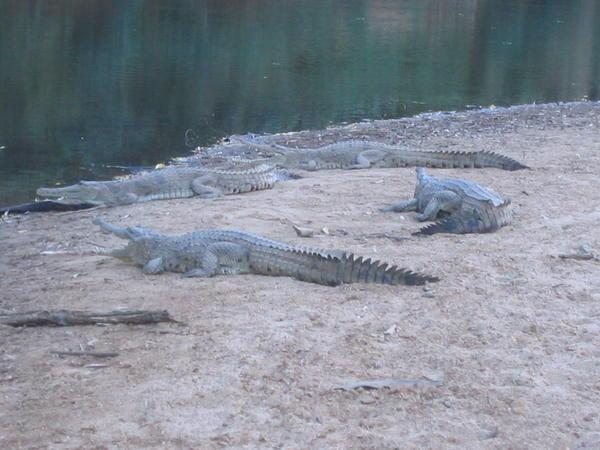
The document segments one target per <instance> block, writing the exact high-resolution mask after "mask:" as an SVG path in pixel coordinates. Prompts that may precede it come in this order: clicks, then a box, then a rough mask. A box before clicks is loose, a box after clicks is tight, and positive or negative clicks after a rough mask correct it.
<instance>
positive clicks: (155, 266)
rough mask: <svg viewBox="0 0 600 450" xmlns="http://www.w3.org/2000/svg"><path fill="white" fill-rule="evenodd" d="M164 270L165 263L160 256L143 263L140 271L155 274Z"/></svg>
mask: <svg viewBox="0 0 600 450" xmlns="http://www.w3.org/2000/svg"><path fill="white" fill-rule="evenodd" d="M164 271H165V264H164V261H163V259H162V258H154V259H151V260H150V261H148V262H147V263H146V264H144V267H142V272H144V274H146V275H156V274H158V273H162V272H164Z"/></svg>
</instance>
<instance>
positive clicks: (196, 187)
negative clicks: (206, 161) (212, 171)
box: [192, 175, 223, 198]
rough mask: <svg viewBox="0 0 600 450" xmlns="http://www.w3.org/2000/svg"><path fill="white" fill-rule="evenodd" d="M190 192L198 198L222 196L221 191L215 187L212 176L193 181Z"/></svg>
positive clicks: (215, 180)
mask: <svg viewBox="0 0 600 450" xmlns="http://www.w3.org/2000/svg"><path fill="white" fill-rule="evenodd" d="M192 190H193V191H194V193H195V194H196V195H197V196H198V197H200V198H215V197H221V196H222V195H223V191H222V190H221V189H220V188H219V187H217V179H216V178H215V177H214V176H213V175H204V176H201V177H198V178H196V179H194V180H193V181H192Z"/></svg>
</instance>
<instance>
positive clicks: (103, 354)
mask: <svg viewBox="0 0 600 450" xmlns="http://www.w3.org/2000/svg"><path fill="white" fill-rule="evenodd" d="M50 353H52V354H53V355H58V356H93V357H94V358H114V357H115V356H119V354H118V353H115V352H69V351H61V350H52V351H51V352H50Z"/></svg>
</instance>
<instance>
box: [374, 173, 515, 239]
mask: <svg viewBox="0 0 600 450" xmlns="http://www.w3.org/2000/svg"><path fill="white" fill-rule="evenodd" d="M416 171H417V185H416V188H415V195H414V198H412V199H410V200H406V201H403V202H399V203H395V204H393V205H391V206H388V207H386V208H383V209H381V211H384V212H385V211H395V212H402V211H417V212H418V213H419V214H417V220H419V221H426V220H436V219H438V218H440V219H439V220H437V221H436V222H435V223H433V224H431V225H428V226H426V227H424V228H421V229H420V230H419V231H417V232H415V233H413V234H415V235H432V234H436V233H454V234H463V233H489V232H493V231H496V230H498V229H499V228H500V227H503V226H505V225H508V224H509V223H510V221H511V219H512V208H511V206H510V200H504V199H503V198H502V197H500V196H499V195H498V194H496V193H495V192H493V191H491V190H489V189H486V188H484V187H483V186H480V185H479V184H477V183H474V182H472V181H466V180H460V179H455V178H436V177H433V176H430V175H428V174H427V173H426V171H425V169H424V168H422V167H417V169H416Z"/></svg>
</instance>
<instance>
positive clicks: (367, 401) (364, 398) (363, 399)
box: [358, 394, 376, 405]
mask: <svg viewBox="0 0 600 450" xmlns="http://www.w3.org/2000/svg"><path fill="white" fill-rule="evenodd" d="M358 401H359V402H360V403H362V404H363V405H372V404H373V403H375V402H376V399H374V398H373V397H372V396H371V395H369V394H362V395H361V396H360V397H359V398H358Z"/></svg>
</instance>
